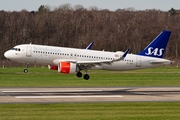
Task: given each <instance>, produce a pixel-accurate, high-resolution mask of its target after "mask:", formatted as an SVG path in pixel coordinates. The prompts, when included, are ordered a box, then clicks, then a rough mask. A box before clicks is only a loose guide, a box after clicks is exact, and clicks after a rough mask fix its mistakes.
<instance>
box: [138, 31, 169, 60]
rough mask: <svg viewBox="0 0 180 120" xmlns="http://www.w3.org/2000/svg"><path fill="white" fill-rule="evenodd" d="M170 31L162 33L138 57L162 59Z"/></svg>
mask: <svg viewBox="0 0 180 120" xmlns="http://www.w3.org/2000/svg"><path fill="white" fill-rule="evenodd" d="M170 35H171V31H167V30H164V31H162V32H161V33H160V34H159V35H158V36H157V37H156V38H155V39H154V40H153V41H152V42H151V43H150V44H149V45H148V46H147V47H146V48H145V49H144V50H143V51H142V52H140V53H139V54H138V55H142V56H149V57H157V58H162V57H163V55H164V52H165V50H166V46H167V43H168V41H169V38H170Z"/></svg>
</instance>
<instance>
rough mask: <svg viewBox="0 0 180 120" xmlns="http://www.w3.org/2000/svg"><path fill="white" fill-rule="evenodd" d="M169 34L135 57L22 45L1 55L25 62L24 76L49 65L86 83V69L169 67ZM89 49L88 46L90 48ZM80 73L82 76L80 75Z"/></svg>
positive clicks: (156, 39)
mask: <svg viewBox="0 0 180 120" xmlns="http://www.w3.org/2000/svg"><path fill="white" fill-rule="evenodd" d="M170 35H171V31H168V30H164V31H162V32H161V33H160V34H159V35H158V36H157V37H156V38H155V39H154V40H153V41H152V42H151V43H150V44H149V45H148V46H147V47H146V48H145V49H144V50H143V51H141V52H140V53H138V54H129V51H130V49H129V48H128V49H127V50H126V51H125V52H122V51H117V52H108V51H97V50H89V49H87V48H88V47H87V48H86V49H77V48H67V47H56V46H46V45H36V44H21V45H17V46H15V47H13V48H12V49H11V50H8V51H6V52H5V53H4V56H5V57H6V58H7V59H10V60H12V61H16V62H21V63H25V64H26V67H25V69H24V73H27V72H28V66H29V64H41V65H48V68H49V69H51V70H57V71H58V72H59V73H64V74H76V76H77V77H79V78H80V77H82V76H83V78H84V79H85V80H88V79H89V78H90V76H89V74H88V70H90V69H96V70H116V71H125V70H136V69H142V68H150V67H156V66H162V65H166V64H171V63H172V62H171V61H170V60H167V59H163V55H164V53H165V50H166V46H167V43H168V41H169V38H170ZM90 48H91V47H90ZM82 70H84V71H85V74H84V75H83V74H82V72H81V71H82Z"/></svg>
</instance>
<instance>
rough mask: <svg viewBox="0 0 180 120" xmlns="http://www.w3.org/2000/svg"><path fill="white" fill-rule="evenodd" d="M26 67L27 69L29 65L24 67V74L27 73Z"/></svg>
mask: <svg viewBox="0 0 180 120" xmlns="http://www.w3.org/2000/svg"><path fill="white" fill-rule="evenodd" d="M28 67H29V63H26V66H25V68H24V73H28Z"/></svg>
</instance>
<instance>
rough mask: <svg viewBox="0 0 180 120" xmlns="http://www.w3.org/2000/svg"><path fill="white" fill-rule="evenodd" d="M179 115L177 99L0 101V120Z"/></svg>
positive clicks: (166, 119)
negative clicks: (139, 100) (31, 102)
mask: <svg viewBox="0 0 180 120" xmlns="http://www.w3.org/2000/svg"><path fill="white" fill-rule="evenodd" d="M179 118H180V103H179V102H162V103H158V102H157V103H156V102H140V103H139V102H133V103H130V102H121V103H116V102H115V103H62V104H6V105H5V104H1V105H0V120H25V119H26V120H118V119H121V120H179Z"/></svg>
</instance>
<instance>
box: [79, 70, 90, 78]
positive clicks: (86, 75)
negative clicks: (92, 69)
mask: <svg viewBox="0 0 180 120" xmlns="http://www.w3.org/2000/svg"><path fill="white" fill-rule="evenodd" d="M76 76H77V77H79V78H80V77H82V73H81V72H80V71H79V72H77V74H76ZM83 78H84V79H85V80H89V78H90V76H89V75H88V74H87V72H86V74H84V76H83Z"/></svg>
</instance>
